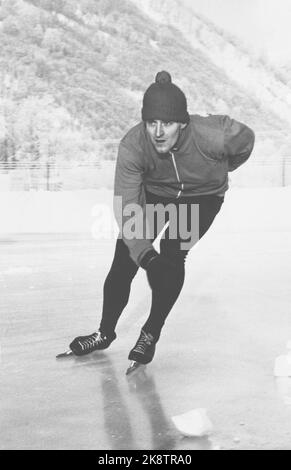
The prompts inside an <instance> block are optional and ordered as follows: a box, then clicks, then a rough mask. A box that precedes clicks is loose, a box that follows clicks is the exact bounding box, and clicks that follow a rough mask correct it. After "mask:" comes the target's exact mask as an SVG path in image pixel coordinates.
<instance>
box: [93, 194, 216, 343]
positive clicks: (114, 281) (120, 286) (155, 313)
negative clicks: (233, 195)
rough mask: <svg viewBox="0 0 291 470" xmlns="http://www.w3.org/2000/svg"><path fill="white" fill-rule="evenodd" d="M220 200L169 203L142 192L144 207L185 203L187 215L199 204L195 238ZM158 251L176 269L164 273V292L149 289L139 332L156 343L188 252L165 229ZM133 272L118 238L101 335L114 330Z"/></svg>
mask: <svg viewBox="0 0 291 470" xmlns="http://www.w3.org/2000/svg"><path fill="white" fill-rule="evenodd" d="M223 199H224V198H223V197H220V196H214V195H208V196H192V197H183V198H180V199H179V200H175V199H174V200H173V199H169V198H164V197H160V196H156V195H154V194H151V193H148V192H146V202H147V204H149V203H150V204H158V203H159V204H163V205H167V204H170V203H173V204H175V205H177V204H178V205H179V204H186V205H187V214H189V213H190V212H189V211H190V210H191V209H190V208H191V204H199V239H200V238H201V237H202V236H203V235H204V234H205V233H206V232H207V230H208V229H209V227H210V226H211V224H212V222H213V220H214V218H215V216H216V214H217V213H218V212H219V210H220V208H221V205H222V203H223ZM188 226H189V225H188ZM157 235H158V233H156V232H155V233H154V236H155V238H156V237H157ZM152 241H153V240H152ZM160 252H161V254H163V255H164V256H166V257H168V258H170V259H171V260H172V261H174V262H175V264H176V267H177V269H175V270H173V272H172V273H171V275H170V276H169V273H167V274H168V275H167V278H168V286H167V289H165V287H164V284H163V283H161V286H160V288H159V286H157V287H156V288H155V289H153V290H152V304H151V310H150V314H149V317H148V319H147V321H146V323H145V324H144V326H143V329H144V330H145V331H146V332H147V333H151V334H152V335H153V336H154V338H155V339H156V340H158V338H159V336H160V333H161V329H162V327H163V325H164V322H165V320H166V318H167V316H168V314H169V313H170V311H171V309H172V307H173V305H174V303H175V302H176V300H177V298H178V296H179V294H180V292H181V289H182V287H183V284H184V279H185V259H186V256H187V254H188V252H189V249H181V239H180V238H179V235H178V236H177V237H176V238H175V239H173V238H169V227H168V228H167V230H166V232H165V236H164V237H163V238H162V239H161V241H160ZM137 271H138V266H137V265H136V264H135V262H134V261H133V260H132V259H131V257H130V255H129V249H128V247H127V246H126V244H125V243H124V241H123V240H122V239H121V238H118V240H117V242H116V248H115V254H114V259H113V263H112V266H111V268H110V271H109V273H108V275H107V278H106V280H105V283H104V289H103V294H104V297H103V311H102V319H101V324H100V331H102V333H104V334H107V335H110V334H112V332H113V331H114V330H115V327H116V324H117V322H118V319H119V317H120V315H121V313H122V311H123V309H124V307H125V306H126V305H127V302H128V299H129V294H130V286H131V282H132V280H133V278H134V276H135V275H136V273H137Z"/></svg>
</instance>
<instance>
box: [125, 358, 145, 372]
mask: <svg viewBox="0 0 291 470" xmlns="http://www.w3.org/2000/svg"><path fill="white" fill-rule="evenodd" d="M144 368H145V364H141V363H140V362H136V361H131V364H130V366H129V367H128V369H127V371H126V375H132V374H133V373H134V372H137V371H138V370H144Z"/></svg>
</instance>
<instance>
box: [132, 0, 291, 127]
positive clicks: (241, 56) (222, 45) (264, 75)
mask: <svg viewBox="0 0 291 470" xmlns="http://www.w3.org/2000/svg"><path fill="white" fill-rule="evenodd" d="M131 1H132V2H133V3H134V4H135V5H138V7H139V8H140V9H142V10H143V11H144V12H145V13H146V14H147V15H149V16H150V17H151V18H152V19H154V20H155V21H159V22H160V23H163V24H168V23H169V24H171V25H173V26H174V27H175V28H177V29H178V30H180V31H181V33H183V35H184V36H185V39H187V41H188V42H190V44H191V45H192V46H193V47H194V48H196V49H199V50H200V51H202V52H203V53H205V54H206V55H207V56H208V57H209V58H210V59H211V61H212V62H213V63H215V64H216V65H217V66H219V67H221V68H222V69H223V70H224V71H225V72H226V74H227V75H228V77H230V78H231V79H232V80H234V81H236V82H237V83H238V84H240V85H241V86H243V87H245V88H246V89H247V90H248V93H250V92H251V93H252V94H253V96H254V97H255V98H256V99H258V100H259V101H260V102H261V103H262V104H264V105H268V106H269V107H270V108H271V109H272V110H273V111H275V112H276V113H278V114H279V115H280V116H281V117H282V118H285V119H286V120H287V121H288V122H289V123H290V124H291V78H290V77H289V79H288V76H287V75H286V74H280V71H276V70H275V69H274V68H272V67H271V66H270V65H269V64H267V63H266V62H265V60H263V59H260V58H256V57H254V56H252V55H251V54H250V52H249V51H247V50H245V49H244V48H243V47H241V46H240V44H239V41H238V40H237V39H234V38H233V37H231V36H230V35H229V34H227V33H225V32H224V31H222V30H221V29H219V28H218V27H216V26H214V25H213V24H212V23H211V22H210V21H208V20H206V19H205V18H204V17H202V16H200V15H197V14H194V13H193V11H192V10H191V9H189V8H187V7H185V6H183V5H182V4H181V2H180V1H179V0H131Z"/></svg>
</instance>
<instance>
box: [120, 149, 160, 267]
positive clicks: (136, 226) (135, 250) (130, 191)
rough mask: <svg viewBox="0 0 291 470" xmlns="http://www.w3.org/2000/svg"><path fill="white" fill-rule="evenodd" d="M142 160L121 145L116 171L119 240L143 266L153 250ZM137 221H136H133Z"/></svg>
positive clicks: (131, 150)
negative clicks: (148, 230) (146, 255)
mask: <svg viewBox="0 0 291 470" xmlns="http://www.w3.org/2000/svg"><path fill="white" fill-rule="evenodd" d="M144 171H145V169H144V165H143V162H142V158H141V156H140V155H139V154H138V152H135V151H134V149H130V148H128V147H127V145H126V144H125V143H124V142H121V143H120V145H119V149H118V156H117V162H116V169H115V181H114V214H115V218H116V220H117V223H118V226H119V230H120V233H119V236H120V237H122V239H123V241H124V243H125V244H126V245H127V246H128V248H129V253H130V256H131V258H132V259H133V261H134V262H135V263H136V264H137V265H138V266H140V261H141V260H142V258H143V256H144V255H145V254H146V253H147V252H148V251H150V250H152V249H153V246H152V243H151V240H147V239H146V235H145V234H146V231H145V230H146V229H145V227H146V210H145V209H146V199H145V191H144V185H143V173H144ZM134 218H135V220H133V219H134Z"/></svg>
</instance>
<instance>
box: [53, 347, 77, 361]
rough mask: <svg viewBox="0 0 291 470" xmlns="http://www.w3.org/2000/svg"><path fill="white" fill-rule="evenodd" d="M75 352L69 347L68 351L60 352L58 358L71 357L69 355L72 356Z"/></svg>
mask: <svg viewBox="0 0 291 470" xmlns="http://www.w3.org/2000/svg"><path fill="white" fill-rule="evenodd" d="M73 354H74V353H73V351H71V349H68V351H65V352H63V353H61V354H58V355H57V356H56V358H57V359H60V358H61V357H69V356H72V355H73Z"/></svg>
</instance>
